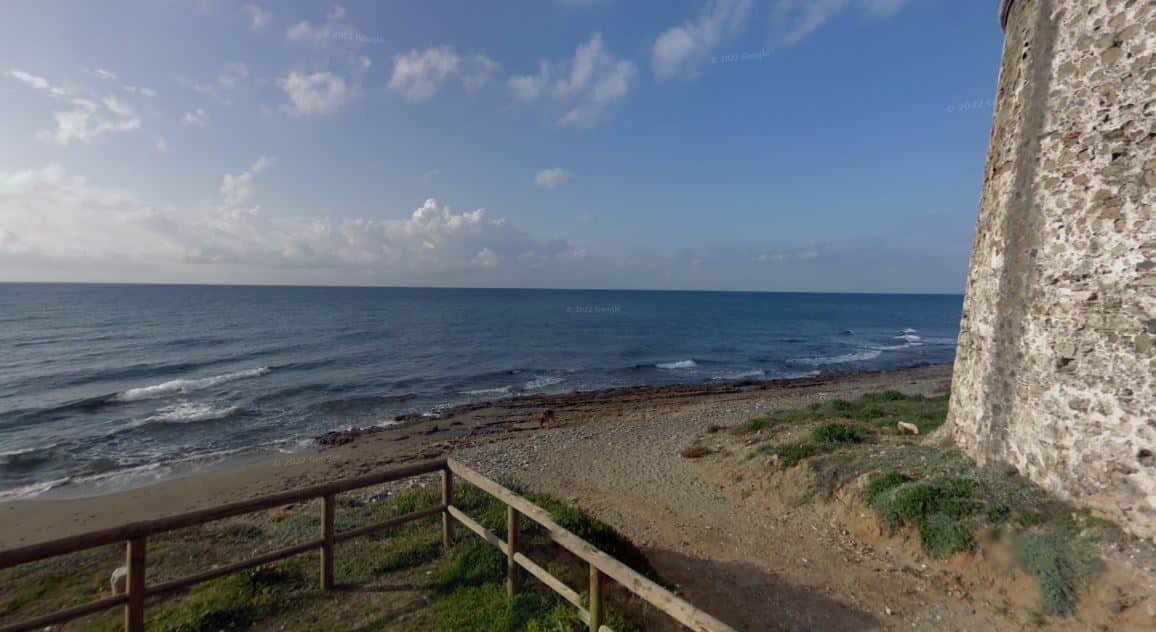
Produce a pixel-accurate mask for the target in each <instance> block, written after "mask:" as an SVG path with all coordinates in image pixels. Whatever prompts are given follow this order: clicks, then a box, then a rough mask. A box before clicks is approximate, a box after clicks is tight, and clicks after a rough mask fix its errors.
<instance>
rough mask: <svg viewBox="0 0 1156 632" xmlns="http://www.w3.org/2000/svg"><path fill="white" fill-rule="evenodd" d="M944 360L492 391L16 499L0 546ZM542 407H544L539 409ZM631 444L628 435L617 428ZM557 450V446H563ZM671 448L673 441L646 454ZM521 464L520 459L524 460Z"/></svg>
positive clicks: (821, 388)
mask: <svg viewBox="0 0 1156 632" xmlns="http://www.w3.org/2000/svg"><path fill="white" fill-rule="evenodd" d="M949 379H950V367H946V366H930V367H919V368H913V369H908V370H903V371H895V372H889V373H864V374H855V375H832V376H823V377H816V378H805V379H797V380H771V381H748V382H731V383H723V384H688V385H680V386H666V387H637V388H623V389H613V390H603V391H590V392H578V393H571V394H566V395H551V396H546V395H543V396H532V397H517V398H509V399H501V400H497V401H493V402H489V403H484V404H473V405H467V406H460V407H457V408H451V409H448V410H446V411H444V412H443V413H442V414H441V416H440V417H437V418H422V417H420V416H419V417H411V418H404V419H401V420H399V424H398V425H396V426H386V427H381V428H372V429H367V430H364V431H360V430H354V431H351V432H347V433H337V434H331V435H326V436H323V437H319V438H318V450H317V451H315V452H307V453H301V454H296V455H288V456H284V457H279V458H273V459H269V460H266V461H261V462H258V463H254V464H249V465H244V466H239V467H233V468H228V469H222V470H217V471H211V472H207V473H203V474H199V475H196V476H191V477H186V478H179V479H173V480H168V481H164V482H160V483H157V484H153V485H148V486H145V487H139V488H135V489H130V490H126V491H121V492H115V493H110V494H105V495H101V496H94V497H88V498H79V499H68V500H51V499H43V500H36V499H34V500H22V501H13V502H8V503H4V504H2V505H0V517H2V519H0V548H11V547H14V546H22V545H27V544H32V543H35V542H40V541H45V540H51V539H54V538H59V537H65V536H68V535H73V534H76V533H81V532H84V531H90V530H95V529H101V528H106V527H112V526H116V525H119V524H123V523H126V522H132V521H136V520H146V519H151V518H156V517H160V516H165V515H171V514H175V513H180V512H183V511H190V510H193V509H200V508H203V507H210V506H213V505H217V504H221V503H225V502H230V501H234V500H240V499H244V498H251V497H254V496H259V495H262V494H270V493H274V492H278V491H284V490H286V489H292V488H294V487H301V486H305V485H310V484H314V483H319V482H323V481H327V480H332V479H334V478H341V477H348V476H356V475H359V474H365V473H368V472H372V471H375V470H380V469H385V468H389V467H391V466H397V465H401V464H405V463H411V462H414V461H420V460H424V459H429V458H434V457H437V456H441V455H445V454H449V453H451V452H452V453H456V452H460V451H464V450H467V449H472V448H479V447H481V446H486V445H489V444H495V446H494V447H493V448H490V450H491V452H492V453H494V454H500V453H501V452H502V448H501V447H500V446H501V445H502V444H504V443H506V442H508V441H511V440H514V439H520V438H525V437H534V436H537V435H540V434H543V433H547V434H549V433H551V432H554V431H557V430H559V429H566V428H585V429H588V430H589V432H591V433H598V432H601V431H602V430H604V429H606V430H610V429H615V428H618V427H619V426H618V424H620V423H625V422H643V421H645V422H652V423H655V422H657V423H666V424H668V425H669V436H670V437H672V438H673V437H680V436H684V435H686V433H688V432H697V431H700V430H701V429H702V428H704V427H706V425H708V424H710V423H718V422H720V421H725V420H727V419H734V420H740V419H739V417H742V416H743V415H749V414H750V413H754V412H757V411H760V410H765V409H769V408H772V407H774V406H776V405H788V404H792V405H793V403H794V402H798V401H803V400H810V399H822V398H832V397H840V396H851V395H854V394H857V393H860V392H864V391H869V390H881V389H886V388H893V387H904V388H911V387H913V386H916V387H919V388H921V389H930V390H938V391H940V392H943V391H945V390H946V388H947V385H948V383H949ZM547 411H550V412H547ZM623 439H624V440H626V441H627V444H626V445H631V444H632V443H631V442H629V437H623ZM563 456H564V455H563ZM668 456H669V457H670V458H677V450H674V451H673V452H670V453H669V455H665V454H664V455H656V456H655V458H661V459H665V458H667V457H668ZM526 465H527V466H528V465H529V463H527V464H526Z"/></svg>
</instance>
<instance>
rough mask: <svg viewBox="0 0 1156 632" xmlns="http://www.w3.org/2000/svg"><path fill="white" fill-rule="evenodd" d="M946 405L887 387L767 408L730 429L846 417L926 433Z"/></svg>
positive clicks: (943, 415)
mask: <svg viewBox="0 0 1156 632" xmlns="http://www.w3.org/2000/svg"><path fill="white" fill-rule="evenodd" d="M947 404H948V396H947V395H941V396H935V397H925V396H924V395H921V394H915V395H905V394H904V393H901V392H899V391H896V390H887V391H883V392H881V393H867V394H865V395H863V396H861V397H859V398H858V399H855V400H853V401H851V400H846V399H832V400H829V401H827V402H816V403H813V404H811V405H809V406H807V407H806V408H802V409H795V410H778V411H771V412H768V413H765V414H763V415H760V416H758V417H753V418H751V419H748V420H746V421H744V422H743V423H741V424H738V425H736V426H735V427H734V428H733V430H732V432H734V433H736V434H750V433H754V432H758V431H760V430H764V429H771V428H774V427H776V426H780V425H783V424H792V423H806V422H814V421H838V420H848V419H849V420H854V421H859V422H863V423H867V424H871V425H876V426H880V427H894V426H895V425H896V424H897V423H898V422H900V421H907V422H910V423H913V424H915V425H916V426H918V427H919V432H920V433H922V434H926V433H928V432H931V431H932V430H935V429H936V428H938V427H940V426H941V425H943V423H944V422H945V421H947Z"/></svg>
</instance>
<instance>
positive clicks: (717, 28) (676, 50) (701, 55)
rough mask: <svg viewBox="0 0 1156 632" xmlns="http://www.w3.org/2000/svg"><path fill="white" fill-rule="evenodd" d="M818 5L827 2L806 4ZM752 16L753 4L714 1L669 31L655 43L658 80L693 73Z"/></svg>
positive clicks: (653, 51) (653, 56) (738, 0)
mask: <svg viewBox="0 0 1156 632" xmlns="http://www.w3.org/2000/svg"><path fill="white" fill-rule="evenodd" d="M806 1H807V2H814V3H816V4H819V3H821V2H823V1H824V0H806ZM750 13H751V0H711V1H710V2H709V3H708V4H707V5H706V6H704V7H703V8H702V9H701V10H700V11H699V14H698V17H697V18H695V19H694V20H691V21H689V22H687V23H686V24H683V25H682V26H678V27H674V28H670V29H667V30H666V31H664V32H663V33H662V34H661V35H659V36H658V38H657V39H656V40H654V45H653V46H652V47H651V59H652V63H653V65H654V74H655V75H657V76H658V78H659V79H664V78H667V77H672V76H674V75H677V74H682V73H693V72H695V71H696V70H697V68H698V66H699V64H701V63H702V61H703V60H704V59H705V58H706V56H707V55H708V54H710V52H711V51H712V50H714V49H715V48H716V47H718V46H719V45H720V44H721V43H722V42H723V41H724V40H726V39H727V38H729V37H732V36H735V35H737V34H738V33H739V32H740V31H741V30H742V28H743V27H744V26H745V25H746V22H747V18H748V17H749V16H750Z"/></svg>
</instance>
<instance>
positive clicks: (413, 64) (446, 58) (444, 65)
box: [389, 46, 461, 101]
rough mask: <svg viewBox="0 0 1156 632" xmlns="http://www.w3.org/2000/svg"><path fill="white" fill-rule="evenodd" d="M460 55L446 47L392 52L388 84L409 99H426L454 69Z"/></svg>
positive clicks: (455, 70) (430, 96)
mask: <svg viewBox="0 0 1156 632" xmlns="http://www.w3.org/2000/svg"><path fill="white" fill-rule="evenodd" d="M460 63H461V58H460V57H458V54H457V53H455V52H454V51H453V49H452V48H450V47H448V46H438V47H436V48H429V49H426V50H424V51H420V52H419V51H416V50H412V51H410V52H408V53H405V54H404V55H394V57H393V76H392V77H390V79H389V87H390V88H391V89H393V90H394V91H396V92H400V93H401V94H403V95H404V96H405V98H406V100H409V101H428V100H429V99H432V98H433V96H434V95H435V94H436V93H437V91H438V88H439V87H440V86H441V84H442V82H444V81H445V80H446V77H449V76H450V75H451V74H454V73H456V72H457V71H458V64H460Z"/></svg>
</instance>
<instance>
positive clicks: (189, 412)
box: [145, 402, 240, 423]
mask: <svg viewBox="0 0 1156 632" xmlns="http://www.w3.org/2000/svg"><path fill="white" fill-rule="evenodd" d="M238 410H240V408H239V407H237V406H223V407H214V406H213V405H212V404H201V403H196V402H181V403H179V404H174V405H172V406H165V407H164V408H161V409H160V410H158V411H157V413H156V414H155V415H153V416H151V417H149V418H147V419H146V420H145V421H147V422H165V423H192V422H195V421H212V420H214V419H223V418H225V417H228V416H230V415H232V414H234V413H236V412H237V411H238Z"/></svg>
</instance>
